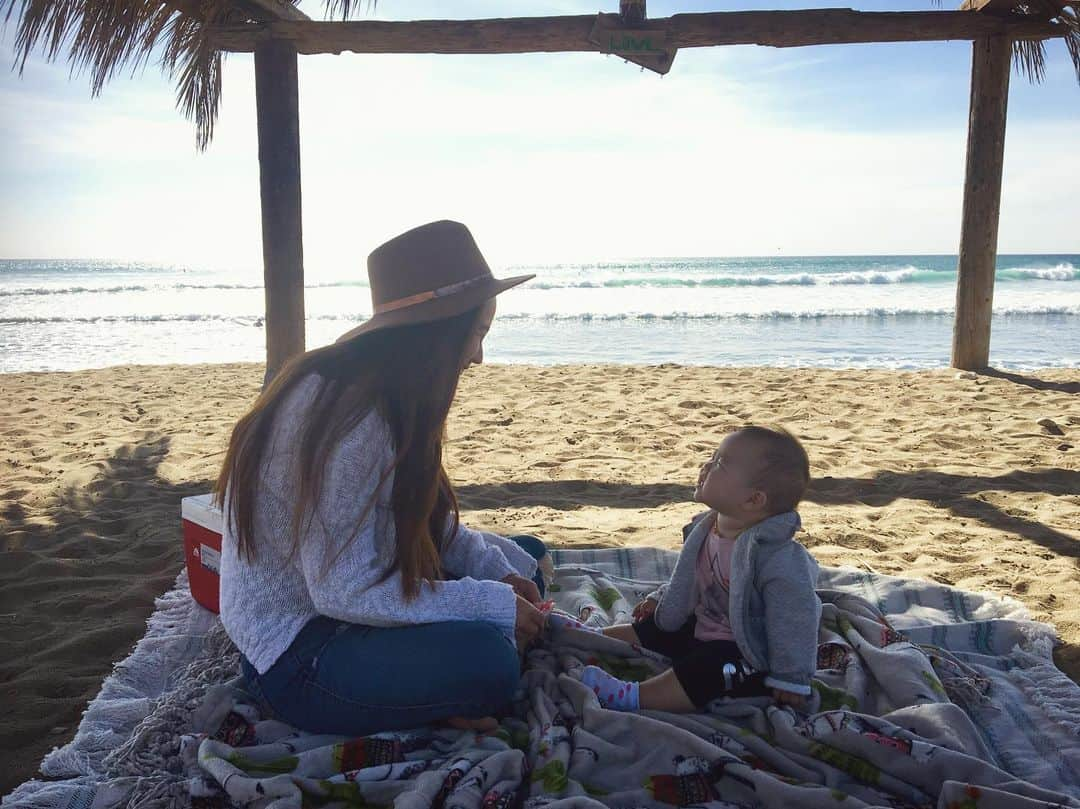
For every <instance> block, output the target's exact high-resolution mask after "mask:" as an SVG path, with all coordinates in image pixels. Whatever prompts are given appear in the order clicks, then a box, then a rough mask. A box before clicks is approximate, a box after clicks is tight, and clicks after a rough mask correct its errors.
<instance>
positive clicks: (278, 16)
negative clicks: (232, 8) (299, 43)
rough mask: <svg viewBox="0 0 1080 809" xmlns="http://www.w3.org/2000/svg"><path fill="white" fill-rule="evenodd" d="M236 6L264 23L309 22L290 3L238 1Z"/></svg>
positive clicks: (256, 0)
mask: <svg viewBox="0 0 1080 809" xmlns="http://www.w3.org/2000/svg"><path fill="white" fill-rule="evenodd" d="M237 5H239V6H240V7H241V8H243V9H244V10H245V11H247V12H248V13H250V14H251V15H252V17H254V18H255V19H257V20H262V21H264V22H273V21H282V22H284V21H287V20H292V21H293V22H303V21H308V22H310V21H311V17H309V16H308V15H307V14H305V13H304V12H302V11H301V10H300V9H298V8H297V7H296V6H294V5H293V4H292V3H289V2H286V0H239V2H238V3H237Z"/></svg>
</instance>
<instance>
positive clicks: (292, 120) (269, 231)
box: [255, 40, 305, 385]
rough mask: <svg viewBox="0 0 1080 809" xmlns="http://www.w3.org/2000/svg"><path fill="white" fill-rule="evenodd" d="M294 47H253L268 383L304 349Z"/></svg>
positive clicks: (278, 42)
mask: <svg viewBox="0 0 1080 809" xmlns="http://www.w3.org/2000/svg"><path fill="white" fill-rule="evenodd" d="M296 62H297V59H296V49H295V48H294V47H293V46H292V44H291V43H289V42H285V41H281V40H271V41H268V42H261V43H259V46H258V47H257V48H256V49H255V107H256V119H257V125H258V130H259V192H260V197H261V201H262V241H263V279H264V283H265V287H266V376H265V378H264V382H263V384H264V385H265V384H266V383H268V382H269V381H270V380H271V379H272V378H273V377H274V375H275V374H276V373H277V372H278V371H279V370H281V367H282V366H283V365H284V364H285V363H286V362H287V361H288V360H289V359H290V358H291V357H293V356H295V355H297V354H302V353H303V352H304V342H305V340H304V245H303V231H302V227H301V215H300V214H301V210H300V111H299V106H300V102H299V88H298V83H297V73H296Z"/></svg>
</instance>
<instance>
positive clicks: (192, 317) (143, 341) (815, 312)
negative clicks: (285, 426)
mask: <svg viewBox="0 0 1080 809" xmlns="http://www.w3.org/2000/svg"><path fill="white" fill-rule="evenodd" d="M495 272H496V275H513V274H519V273H524V272H534V273H536V275H537V278H536V279H535V280H533V281H531V282H529V283H528V284H526V285H524V286H522V287H518V288H516V289H514V290H512V291H510V292H507V293H506V294H504V295H502V296H500V298H499V313H498V317H497V318H496V321H495V325H494V327H493V329H492V331H491V334H490V336H489V338H488V340H487V342H486V343H485V356H486V358H487V360H488V361H491V362H509V363H535V364H542V365H544V364H553V363H601V362H613V363H643V364H653V363H684V364H708V365H775V366H810V367H826V368H897V369H917V368H936V367H944V366H948V364H949V355H950V350H951V341H952V312H953V306H954V297H955V293H956V256H831V257H830V256H820V257H804V258H651V259H635V260H627V261H607V262H589V263H563V264H538V265H529V264H517V265H513V266H507V267H500V268H496V270H495ZM363 274H364V273H363V269H362V267H350V268H348V269H347V270H342V271H340V272H339V273H337V274H334V273H325V272H324V273H319V274H316V273H314V272H309V273H308V278H307V292H306V301H307V344H308V347H315V346H319V345H324V344H326V343H329V342H331V341H333V340H334V339H335V338H336V337H337V336H338V335H339V334H341V333H343V332H344V331H346V330H348V329H349V328H351V327H352V326H353V325H355V324H357V323H359V322H361V321H362V320H363V319H365V318H366V317H367V316H368V315H369V314H370V312H371V303H370V298H369V290H368V288H367V282H366V278H360V277H358V276H363ZM261 280H262V279H261V275H260V274H259V273H258V272H257V271H255V272H243V273H241V272H236V271H229V270H221V269H217V270H206V269H190V268H184V267H166V266H154V265H149V264H138V263H110V262H104V261H72V260H63V261H60V260H57V261H47V260H0V372H4V373H10V372H17V371H55V370H75V369H80V368H97V367H104V366H109V365H120V364H128V363H150V364H161V363H203V362H238V361H260V360H262V359H264V357H265V335H264V326H263V309H264V301H263V288H262V283H261ZM990 360H991V363H992V364H993V365H995V366H997V367H1000V368H1010V369H1016V370H1032V369H1038V368H1044V367H1071V368H1077V367H1080V255H1002V256H999V257H998V264H997V282H996V285H995V291H994V320H993V334H992V338H991V346H990Z"/></svg>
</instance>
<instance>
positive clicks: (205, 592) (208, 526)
mask: <svg viewBox="0 0 1080 809" xmlns="http://www.w3.org/2000/svg"><path fill="white" fill-rule="evenodd" d="M212 498H213V495H212V494H199V495H195V496H194V497H185V498H184V499H183V500H181V501H180V525H181V527H182V528H183V532H184V562H185V564H186V565H187V571H188V583H189V584H190V585H191V595H192V596H193V597H194V599H195V600H196V601H197V602H198V603H199V604H201V605H202V606H204V607H206V609H208V610H212V611H213V612H219V611H220V600H219V587H220V579H219V575H220V572H221V524H222V521H221V509H219V508H217V507H216V506H214V505H213V504H212V503H211V499H212Z"/></svg>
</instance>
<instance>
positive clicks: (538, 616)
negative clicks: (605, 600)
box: [514, 595, 544, 652]
mask: <svg viewBox="0 0 1080 809" xmlns="http://www.w3.org/2000/svg"><path fill="white" fill-rule="evenodd" d="M543 628H544V613H542V612H540V610H538V609H537V608H536V607H535V606H533V605H532V604H531V603H530V602H529V601H528V600H527V599H525V598H522V597H521V596H520V595H519V596H518V597H517V617H516V619H515V621H514V638H515V639H516V640H517V647H518V651H519V652H520V651H524V650H525V648H526V647H527V646H528V645H529V644H530V643H532V642H533V641H534V640H536V638H537V636H538V635H539V634H540V632H541V631H542V630H543Z"/></svg>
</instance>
